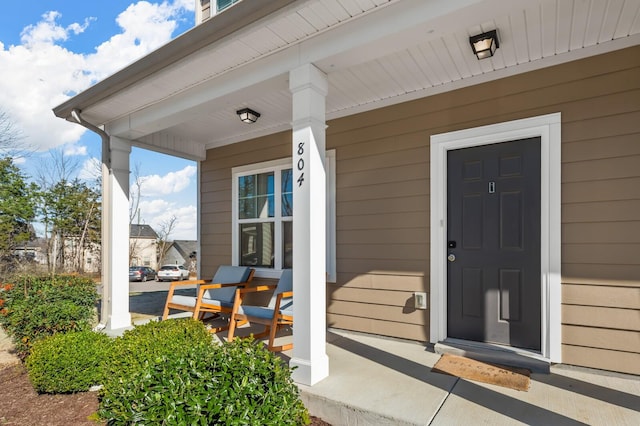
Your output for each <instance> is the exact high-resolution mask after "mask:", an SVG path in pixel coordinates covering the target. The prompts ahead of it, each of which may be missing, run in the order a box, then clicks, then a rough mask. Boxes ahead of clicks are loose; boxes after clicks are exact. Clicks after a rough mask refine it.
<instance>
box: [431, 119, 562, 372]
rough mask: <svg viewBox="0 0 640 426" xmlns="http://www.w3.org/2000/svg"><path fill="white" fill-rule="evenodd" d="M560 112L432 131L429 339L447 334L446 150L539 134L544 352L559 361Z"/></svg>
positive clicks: (437, 339) (441, 338)
mask: <svg viewBox="0 0 640 426" xmlns="http://www.w3.org/2000/svg"><path fill="white" fill-rule="evenodd" d="M560 125H561V117H560V113H554V114H548V115H542V116H537V117H531V118H526V119H522V120H514V121H509V122H504V123H499V124H493V125H488V126H482V127H476V128H472V129H465V130H459V131H455V132H449V133H442V134H439V135H432V136H431V160H430V167H431V284H430V286H431V290H430V291H431V298H430V299H431V316H430V321H431V325H430V338H429V340H430V342H432V343H437V342H439V341H443V340H445V339H446V338H447V337H448V336H447V260H446V239H447V203H446V201H447V195H446V194H447V151H449V150H453V149H460V148H469V147H473V146H481V145H488V144H493V143H500V142H508V141H513V140H518V139H524V138H531V137H540V154H541V177H540V180H541V182H540V189H541V200H540V201H541V208H540V215H541V224H540V225H541V228H540V231H541V235H540V239H541V241H540V243H541V253H540V261H541V283H540V285H541V290H542V291H541V298H542V300H541V306H542V318H541V327H542V330H541V339H542V341H541V355H542V356H543V357H544V358H545V359H547V360H549V361H550V362H561V318H560V309H561V288H560V283H561V280H560V265H561V244H560V243H561V223H560V219H561V218H560V211H561V206H560V202H561V200H560V189H561V188H560V187H561V184H560V169H561V162H560V157H561V146H560V143H561V134H560Z"/></svg>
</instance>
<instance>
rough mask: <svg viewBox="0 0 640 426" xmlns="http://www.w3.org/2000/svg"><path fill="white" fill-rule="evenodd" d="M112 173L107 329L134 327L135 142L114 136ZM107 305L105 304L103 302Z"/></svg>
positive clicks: (108, 192)
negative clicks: (131, 265) (131, 208)
mask: <svg viewBox="0 0 640 426" xmlns="http://www.w3.org/2000/svg"><path fill="white" fill-rule="evenodd" d="M109 144H110V148H111V150H110V151H111V170H110V172H111V173H109V176H108V183H107V185H105V189H106V193H105V194H103V197H108V198H107V203H106V205H107V209H108V211H104V212H103V218H102V220H107V221H108V226H107V227H106V232H105V233H106V234H107V235H106V239H107V244H106V247H107V252H106V253H105V252H103V253H102V256H103V257H104V256H106V258H105V259H104V260H103V268H105V270H104V271H103V273H104V277H106V279H107V280H108V286H109V287H108V297H109V301H108V311H109V312H108V313H107V315H108V319H107V329H110V330H115V329H119V328H124V327H129V326H130V325H131V313H130V312H129V155H130V154H131V143H130V142H129V141H127V140H125V139H120V138H117V137H114V136H111V138H110V141H109ZM103 303H104V302H103Z"/></svg>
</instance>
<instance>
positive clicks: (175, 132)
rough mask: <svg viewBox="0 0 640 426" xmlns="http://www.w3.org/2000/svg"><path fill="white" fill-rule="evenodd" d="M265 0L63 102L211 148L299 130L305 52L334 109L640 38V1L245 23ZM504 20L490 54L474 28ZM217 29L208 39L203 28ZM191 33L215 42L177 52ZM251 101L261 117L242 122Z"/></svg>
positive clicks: (472, 4)
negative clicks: (240, 113) (298, 81)
mask: <svg viewBox="0 0 640 426" xmlns="http://www.w3.org/2000/svg"><path fill="white" fill-rule="evenodd" d="M252 3H253V4H254V5H255V3H254V2H245V1H243V2H240V3H238V4H237V5H235V6H233V7H232V8H230V9H229V10H227V11H225V12H223V13H221V14H220V15H218V16H216V17H214V18H212V19H211V20H209V21H207V22H205V23H203V24H201V25H200V26H199V27H201V28H194V29H193V30H191V31H190V32H188V33H186V34H184V35H183V36H181V37H179V38H177V39H176V40H174V41H173V42H171V43H170V44H169V45H167V46H165V47H163V48H160V49H159V50H158V51H156V52H153V53H152V54H150V55H149V56H148V57H147V58H144V59H143V60H145V61H147V62H148V63H150V64H154V63H155V64H157V63H160V62H163V63H166V64H167V65H166V66H164V65H163V66H162V67H159V66H156V68H157V70H155V71H153V72H149V71H148V70H147V71H146V72H141V71H136V69H134V68H135V67H134V66H131V67H129V68H128V69H124V70H123V71H121V72H119V73H117V74H116V75H114V76H112V77H110V78H108V79H107V80H105V81H103V82H100V83H98V84H96V85H95V86H94V87H92V88H91V89H90V90H88V91H87V92H85V93H84V94H80V95H78V96H77V97H76V98H72V99H71V100H70V101H68V102H66V103H65V104H63V105H61V106H60V107H57V108H56V109H54V112H55V113H56V114H57V115H59V116H61V117H67V116H68V113H69V111H70V109H72V108H79V109H81V110H82V113H83V117H84V118H85V119H87V120H88V121H90V122H92V123H94V124H96V125H105V127H106V129H107V131H108V133H110V134H112V135H116V136H120V137H124V138H128V139H131V140H132V141H134V144H136V145H139V146H143V147H146V148H150V149H157V150H160V151H164V152H168V153H172V154H174V155H180V156H185V157H187V158H193V159H198V158H203V157H204V155H205V152H206V149H209V148H212V147H216V146H222V145H225V144H230V143H234V142H238V141H242V140H246V139H249V138H253V137H257V136H261V135H265V134H270V133H274V132H277V131H282V130H286V129H289V128H290V121H291V96H290V94H289V90H288V71H289V70H291V69H293V68H296V67H297V66H298V65H302V64H304V63H308V62H312V63H314V64H315V65H316V66H318V68H320V69H321V70H322V71H324V72H325V73H326V74H327V75H328V79H329V94H328V96H327V117H328V118H329V119H332V118H338V117H342V116H347V115H351V114H354V113H357V112H362V111H366V110H370V109H374V108H379V107H380V106H384V105H390V104H394V103H399V102H404V101H406V100H409V99H416V98H420V97H424V96H428V95H430V94H435V93H440V92H444V91H448V90H453V89H456V88H459V87H464V86H467V85H472V84H477V83H480V82H484V81H488V80H492V79H497V78H502V77H505V76H508V75H512V74H517V73H520V72H526V71H529V70H532V69H537V68H542V67H545V66H551V65H555V64H557V63H561V62H565V61H569V60H574V59H577V58H580V57H585V56H590V55H595V54H600V53H603V52H606V51H610V50H615V49H619V48H624V47H627V46H631V45H636V44H639V43H640V0H611V1H602V0H539V1H534V0H510V1H508V2H506V1H503V0H484V1H482V0H456V1H453V0H432V1H425V0H297V1H290V0H289V1H287V0H279V1H278V2H273V4H274V5H275V4H276V3H278V5H277V7H275V6H274V7H273V9H272V10H269V11H268V13H266V12H264V13H263V15H264V16H258V17H255V18H254V19H253V20H252V21H250V22H249V21H247V22H249V23H248V24H244V25H243V26H242V27H238V28H233V22H236V23H237V22H239V21H238V20H239V19H240V17H245V18H246V17H247V16H249V14H250V13H253V14H254V15H255V13H256V11H255V10H254V9H255V6H253V9H252V6H251V4H252ZM236 27H237V24H236ZM225 28H227V29H228V31H226V32H225V31H224V29H225ZM491 29H497V30H498V36H499V40H500V48H499V49H498V50H497V52H496V55H495V56H494V57H493V58H490V59H485V60H482V61H478V60H477V59H476V58H475V56H474V55H473V53H472V52H471V48H470V46H469V41H468V38H469V36H471V35H475V34H478V33H481V32H483V31H487V30H491ZM216 31H217V32H219V33H220V36H219V37H217V38H214V39H212V40H211V41H210V42H209V41H207V43H208V44H206V45H204V44H203V42H202V41H203V40H204V34H206V33H207V32H209V33H213V32H216ZM209 37H210V36H209ZM180 43H182V44H185V43H191V44H192V45H193V44H194V43H200V45H203V47H201V48H199V49H198V50H196V51H194V52H192V53H189V54H187V55H184V54H183V55H179V54H178V55H175V54H174V53H172V52H175V51H176V47H177V46H179V45H180ZM172 47H173V49H172ZM171 55H173V56H174V58H173V59H172V58H171V57H170V56H171ZM140 62H141V61H140ZM140 68H141V67H138V69H140ZM114 82H117V83H118V84H119V87H121V88H119V89H118V90H113V87H114V84H115V83H114ZM242 107H250V108H252V109H254V110H256V111H258V112H260V113H261V114H262V116H261V117H260V119H259V120H258V122H257V123H255V124H252V125H247V124H244V123H241V122H240V120H239V119H238V118H237V116H236V113H235V111H236V110H237V109H240V108H242Z"/></svg>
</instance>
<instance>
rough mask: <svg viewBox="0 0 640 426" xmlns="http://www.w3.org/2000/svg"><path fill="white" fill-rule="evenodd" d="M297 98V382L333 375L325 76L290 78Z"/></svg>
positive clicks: (305, 72) (312, 71)
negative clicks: (329, 345)
mask: <svg viewBox="0 0 640 426" xmlns="http://www.w3.org/2000/svg"><path fill="white" fill-rule="evenodd" d="M289 89H290V90H291V93H292V97H293V147H292V148H293V152H292V157H293V173H294V181H293V293H294V298H295V303H294V305H293V316H294V327H293V357H292V358H291V362H290V364H291V366H295V367H297V368H296V369H295V370H294V371H293V379H294V380H295V381H296V382H298V383H301V384H305V385H313V384H315V383H317V382H319V381H320V380H322V379H324V378H325V377H327V376H328V375H329V358H328V357H327V352H326V331H327V324H326V322H327V321H326V290H325V287H326V249H325V246H326V232H325V228H326V178H325V168H324V167H325V165H324V160H325V128H326V121H325V97H326V96H327V90H328V83H327V76H326V75H325V74H324V73H323V72H322V71H320V70H319V69H317V68H316V67H315V66H314V65H312V64H306V65H303V66H301V67H299V68H296V69H294V70H292V71H291V72H290V75H289Z"/></svg>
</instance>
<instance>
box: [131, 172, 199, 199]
mask: <svg viewBox="0 0 640 426" xmlns="http://www.w3.org/2000/svg"><path fill="white" fill-rule="evenodd" d="M196 170H197V169H196V167H195V166H187V167H185V168H184V169H182V170H178V171H177V172H170V173H167V174H166V175H164V176H159V175H149V176H142V177H141V178H140V179H141V181H142V185H141V188H140V194H141V195H142V196H143V197H154V196H158V195H168V194H174V193H178V192H180V191H182V190H184V189H185V188H187V187H188V186H189V184H190V182H191V178H192V177H193V176H194V175H195V174H196Z"/></svg>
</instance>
